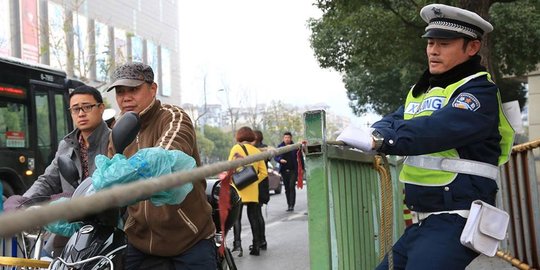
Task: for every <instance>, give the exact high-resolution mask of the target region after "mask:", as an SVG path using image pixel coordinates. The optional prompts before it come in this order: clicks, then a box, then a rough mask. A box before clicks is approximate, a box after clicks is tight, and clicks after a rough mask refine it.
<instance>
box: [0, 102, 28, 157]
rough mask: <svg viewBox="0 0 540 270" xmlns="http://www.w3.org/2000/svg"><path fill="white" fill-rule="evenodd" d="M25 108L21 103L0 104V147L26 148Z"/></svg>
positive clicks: (26, 126)
mask: <svg viewBox="0 0 540 270" xmlns="http://www.w3.org/2000/svg"><path fill="white" fill-rule="evenodd" d="M26 119H27V108H26V106H25V105H23V104H21V103H15V102H10V101H3V102H0V147H8V148H25V147H28V125H27V122H26Z"/></svg>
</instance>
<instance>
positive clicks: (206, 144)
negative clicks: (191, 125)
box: [195, 130, 215, 164]
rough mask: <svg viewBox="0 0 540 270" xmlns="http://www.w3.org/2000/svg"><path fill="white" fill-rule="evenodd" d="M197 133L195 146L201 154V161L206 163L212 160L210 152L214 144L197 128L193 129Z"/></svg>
mask: <svg viewBox="0 0 540 270" xmlns="http://www.w3.org/2000/svg"><path fill="white" fill-rule="evenodd" d="M195 133H196V134H197V148H198V149H199V153H200V156H201V162H202V163H203V164H208V163H209V162H210V160H212V152H213V151H214V149H215V144H214V142H213V141H212V140H209V139H208V138H206V137H205V136H204V135H203V134H202V133H201V132H200V131H199V130H195Z"/></svg>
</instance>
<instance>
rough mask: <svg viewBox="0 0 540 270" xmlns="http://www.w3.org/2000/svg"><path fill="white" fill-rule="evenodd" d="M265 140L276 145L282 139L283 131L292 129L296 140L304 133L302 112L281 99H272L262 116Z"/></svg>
mask: <svg viewBox="0 0 540 270" xmlns="http://www.w3.org/2000/svg"><path fill="white" fill-rule="evenodd" d="M262 119H263V121H262V130H261V131H262V132H263V135H264V138H265V140H264V142H265V143H266V144H268V145H271V146H276V145H278V144H279V143H280V142H281V141H282V137H283V133H284V132H285V131H290V132H291V133H292V134H293V138H294V140H295V141H297V140H299V139H300V138H301V137H302V134H304V125H303V119H302V113H301V112H300V110H299V109H298V108H297V107H294V106H290V105H286V104H284V103H283V102H281V101H272V103H271V104H270V105H269V106H268V107H267V108H266V110H265V112H264V113H263V116H262Z"/></svg>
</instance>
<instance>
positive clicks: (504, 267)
mask: <svg viewBox="0 0 540 270" xmlns="http://www.w3.org/2000/svg"><path fill="white" fill-rule="evenodd" d="M492 269H497V270H514V269H516V268H514V267H513V266H512V264H510V263H509V262H507V261H505V260H503V259H501V258H499V257H497V256H495V257H488V256H484V255H480V256H478V257H477V258H476V259H475V260H474V261H473V262H472V263H471V264H469V266H467V268H466V270H492Z"/></svg>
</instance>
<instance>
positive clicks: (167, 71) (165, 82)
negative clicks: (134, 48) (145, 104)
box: [159, 47, 172, 97]
mask: <svg viewBox="0 0 540 270" xmlns="http://www.w3.org/2000/svg"><path fill="white" fill-rule="evenodd" d="M171 72H172V70H171V51H169V49H167V48H164V47H161V85H160V86H159V89H161V95H162V96H166V97H169V96H171V93H172V81H171V80H172V77H171Z"/></svg>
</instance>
